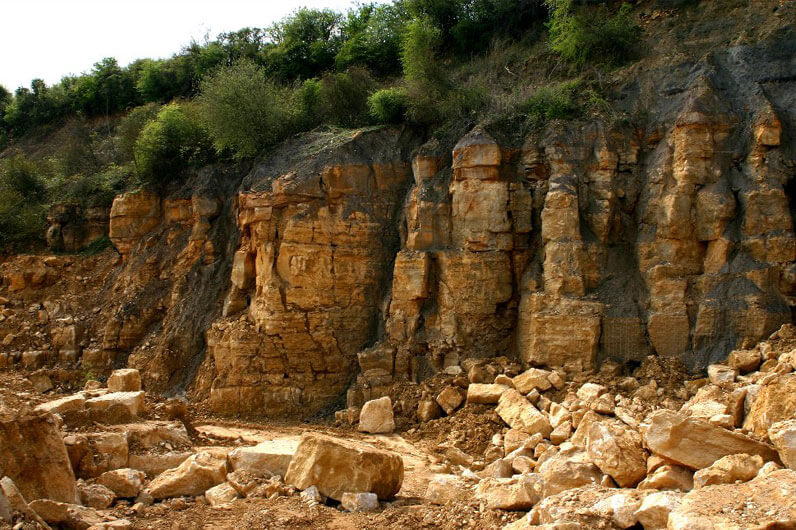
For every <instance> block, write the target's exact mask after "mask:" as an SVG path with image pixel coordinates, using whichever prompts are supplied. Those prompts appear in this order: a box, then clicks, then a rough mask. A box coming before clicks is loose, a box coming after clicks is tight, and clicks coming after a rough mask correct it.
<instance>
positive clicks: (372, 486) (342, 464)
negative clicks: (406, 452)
mask: <svg viewBox="0 0 796 530" xmlns="http://www.w3.org/2000/svg"><path fill="white" fill-rule="evenodd" d="M403 478H404V465H403V460H402V459H401V457H400V456H399V455H397V454H394V453H391V452H389V451H385V450H382V449H376V448H375V447H373V446H370V445H367V444H364V443H358V442H352V441H348V440H342V439H339V438H332V437H330V436H323V435H319V434H304V435H303V436H302V437H301V441H300V442H299V446H298V448H297V449H296V453H295V455H294V456H293V460H292V461H291V462H290V466H289V467H288V470H287V474H286V475H285V482H287V483H288V484H292V485H293V486H295V487H297V488H299V489H302V490H303V489H306V488H308V487H310V486H313V485H314V486H317V487H318V490H319V491H320V492H321V493H322V494H324V495H325V496H327V497H331V498H332V499H335V500H340V499H341V498H342V495H343V493H367V492H370V493H375V494H376V495H378V497H379V499H389V498H391V497H393V496H394V495H395V494H396V493H398V491H399V490H400V489H401V485H402V484H403Z"/></svg>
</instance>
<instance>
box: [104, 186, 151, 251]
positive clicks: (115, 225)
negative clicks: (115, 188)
mask: <svg viewBox="0 0 796 530" xmlns="http://www.w3.org/2000/svg"><path fill="white" fill-rule="evenodd" d="M160 221H161V201H160V197H158V196H157V195H155V194H150V193H126V194H124V195H119V196H118V197H116V199H114V201H113V206H111V213H110V233H109V236H110V239H111V243H113V246H115V247H116V249H117V250H118V251H119V252H120V253H121V254H122V255H126V254H129V252H130V250H131V249H132V248H133V246H134V245H135V244H136V243H137V242H138V240H139V239H140V238H141V237H143V236H144V235H145V234H146V233H147V232H149V231H150V230H152V229H153V228H154V227H156V226H157V225H158V224H160Z"/></svg>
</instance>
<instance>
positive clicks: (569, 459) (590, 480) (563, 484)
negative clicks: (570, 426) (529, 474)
mask: <svg viewBox="0 0 796 530" xmlns="http://www.w3.org/2000/svg"><path fill="white" fill-rule="evenodd" d="M536 471H537V472H538V473H539V474H540V475H541V476H542V478H543V479H544V482H543V489H544V492H543V493H544V494H543V496H544V497H549V496H551V495H555V494H557V493H561V492H562V491H566V490H569V489H573V488H579V487H581V486H587V485H590V484H600V483H601V482H602V478H603V474H602V473H601V472H600V469H599V468H598V467H597V466H595V465H594V464H593V463H591V462H590V461H589V458H588V456H587V455H586V453H585V452H584V451H581V450H579V449H577V448H575V447H569V448H563V449H561V450H560V451H557V452H556V453H555V454H553V455H552V456H550V457H548V456H547V454H545V458H544V461H542V460H540V462H539V464H538V465H537V466H536Z"/></svg>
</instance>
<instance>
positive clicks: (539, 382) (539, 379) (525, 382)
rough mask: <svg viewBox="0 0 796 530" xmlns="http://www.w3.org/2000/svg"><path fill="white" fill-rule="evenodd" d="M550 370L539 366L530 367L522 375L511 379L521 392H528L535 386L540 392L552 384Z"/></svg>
mask: <svg viewBox="0 0 796 530" xmlns="http://www.w3.org/2000/svg"><path fill="white" fill-rule="evenodd" d="M549 376H550V372H549V371H547V370H540V369H538V368H530V369H529V370H526V371H524V372H523V373H521V374H520V375H518V376H516V377H514V378H513V379H512V380H511V381H512V383H514V388H516V389H517V390H518V391H519V392H520V393H521V394H527V393H528V392H530V391H531V390H533V389H534V388H535V389H536V390H538V391H540V392H544V391H545V390H548V389H549V388H550V387H551V386H553V385H552V383H550V379H549Z"/></svg>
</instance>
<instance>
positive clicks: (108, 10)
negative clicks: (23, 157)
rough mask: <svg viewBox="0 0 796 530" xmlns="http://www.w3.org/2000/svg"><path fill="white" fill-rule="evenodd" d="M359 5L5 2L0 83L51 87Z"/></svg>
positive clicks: (335, 1) (284, 0)
mask: <svg viewBox="0 0 796 530" xmlns="http://www.w3.org/2000/svg"><path fill="white" fill-rule="evenodd" d="M354 3H355V2H354V1H353V0H276V1H275V0H0V85H3V86H4V87H6V88H7V89H9V90H10V91H12V92H13V91H14V90H15V89H16V88H17V87H19V86H26V87H27V86H29V85H30V81H31V79H33V78H36V77H39V78H42V79H44V81H45V82H46V83H47V84H48V85H51V84H53V83H57V82H58V81H60V79H61V77H63V76H65V75H67V74H80V73H82V72H87V71H89V70H91V67H92V66H93V64H94V63H95V62H97V61H99V60H101V59H102V58H103V57H116V59H117V60H118V61H119V64H120V65H122V66H125V65H127V64H129V63H130V62H132V61H133V60H135V59H139V58H144V57H150V58H160V57H169V56H171V55H172V54H173V53H175V52H178V51H179V50H180V48H181V47H182V46H184V45H186V44H188V43H189V42H190V41H191V39H192V38H193V39H195V40H197V41H200V42H201V41H202V40H203V38H204V36H205V34H207V33H208V32H209V34H210V37H211V38H215V37H216V35H217V34H218V33H221V32H225V31H234V30H238V29H240V28H243V27H246V26H250V27H265V26H268V25H270V24H271V23H272V22H274V21H276V20H279V19H281V18H282V17H284V16H285V15H288V14H290V13H291V12H293V11H294V10H295V9H297V8H298V7H302V6H306V7H317V8H323V7H329V8H332V9H335V10H338V11H343V10H345V9H347V8H348V7H352V6H354Z"/></svg>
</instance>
